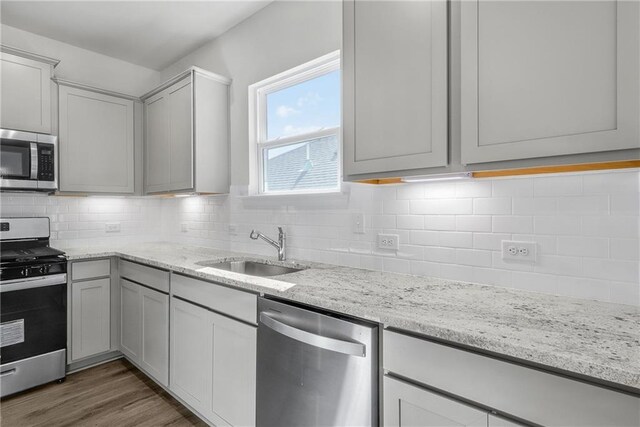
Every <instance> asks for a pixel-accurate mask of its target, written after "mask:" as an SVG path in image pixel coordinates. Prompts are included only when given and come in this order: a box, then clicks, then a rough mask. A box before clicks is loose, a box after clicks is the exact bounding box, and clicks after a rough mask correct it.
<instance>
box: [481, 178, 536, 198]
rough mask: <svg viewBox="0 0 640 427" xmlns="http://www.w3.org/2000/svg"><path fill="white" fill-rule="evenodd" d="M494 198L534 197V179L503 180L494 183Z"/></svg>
mask: <svg viewBox="0 0 640 427" xmlns="http://www.w3.org/2000/svg"><path fill="white" fill-rule="evenodd" d="M492 184H493V185H492V192H491V194H492V195H493V197H503V196H507V197H533V178H513V179H511V178H503V179H496V180H495V181H493V183H492Z"/></svg>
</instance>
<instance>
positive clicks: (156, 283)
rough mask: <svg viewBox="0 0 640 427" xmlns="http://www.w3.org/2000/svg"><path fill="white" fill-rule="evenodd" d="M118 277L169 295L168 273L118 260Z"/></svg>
mask: <svg viewBox="0 0 640 427" xmlns="http://www.w3.org/2000/svg"><path fill="white" fill-rule="evenodd" d="M120 277H124V278H125V279H129V280H131V281H134V282H137V283H140V284H142V285H145V286H148V287H150V288H153V289H156V290H158V291H160V292H165V293H169V272H168V271H164V270H159V269H157V268H153V267H147V266H146V265H142V264H136V263H135V262H131V261H125V260H122V259H121V260H120Z"/></svg>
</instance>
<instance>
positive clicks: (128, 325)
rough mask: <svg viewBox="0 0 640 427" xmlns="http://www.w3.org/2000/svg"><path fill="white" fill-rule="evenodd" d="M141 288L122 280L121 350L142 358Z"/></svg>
mask: <svg viewBox="0 0 640 427" xmlns="http://www.w3.org/2000/svg"><path fill="white" fill-rule="evenodd" d="M140 323H141V320H140V286H139V285H136V284H135V283H131V282H129V281H128V280H125V279H120V350H121V351H122V353H124V354H125V355H126V356H127V357H129V358H131V359H132V360H134V361H135V360H138V359H139V358H140Z"/></svg>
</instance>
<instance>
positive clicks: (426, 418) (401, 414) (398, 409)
mask: <svg viewBox="0 0 640 427" xmlns="http://www.w3.org/2000/svg"><path fill="white" fill-rule="evenodd" d="M487 423H488V413H487V411H482V410H479V409H476V408H474V407H471V406H468V405H465V404H464V403H460V402H458V401H455V400H452V399H449V398H447V397H444V396H441V395H439V394H436V393H434V392H432V391H429V390H426V389H424V388H420V387H416V386H414V385H411V384H409V383H406V382H403V381H400V380H397V379H395V378H390V377H385V378H384V425H385V426H386V427H409V426H412V427H414V426H422V427H449V426H451V427H454V426H455V427H458V426H465V427H487V425H488V424H487Z"/></svg>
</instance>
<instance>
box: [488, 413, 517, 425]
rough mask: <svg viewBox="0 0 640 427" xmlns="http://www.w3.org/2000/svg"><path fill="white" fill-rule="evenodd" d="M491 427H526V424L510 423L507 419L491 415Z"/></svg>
mask: <svg viewBox="0 0 640 427" xmlns="http://www.w3.org/2000/svg"><path fill="white" fill-rule="evenodd" d="M489 427H524V424H520V423H516V422H515V421H509V420H507V419H505V418H502V417H499V416H496V415H493V414H489Z"/></svg>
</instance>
